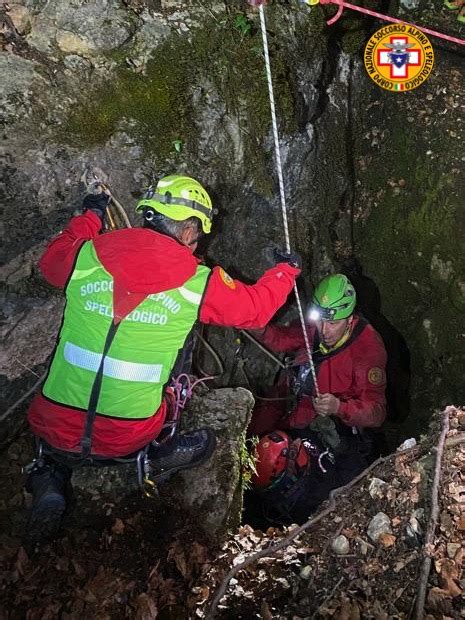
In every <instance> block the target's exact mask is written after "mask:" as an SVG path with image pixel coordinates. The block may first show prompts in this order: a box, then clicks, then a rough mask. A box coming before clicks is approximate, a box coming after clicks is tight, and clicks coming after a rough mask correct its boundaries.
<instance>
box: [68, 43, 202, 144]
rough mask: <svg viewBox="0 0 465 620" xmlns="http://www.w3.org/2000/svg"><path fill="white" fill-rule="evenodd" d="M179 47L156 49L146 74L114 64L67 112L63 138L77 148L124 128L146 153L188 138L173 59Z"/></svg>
mask: <svg viewBox="0 0 465 620" xmlns="http://www.w3.org/2000/svg"><path fill="white" fill-rule="evenodd" d="M179 47H180V45H174V41H172V40H170V41H169V42H167V43H166V44H164V45H162V46H161V47H159V48H158V49H157V50H156V51H155V53H154V55H153V58H152V59H151V61H150V62H149V63H148V65H147V73H146V75H139V74H136V73H134V72H133V71H131V70H130V69H129V68H126V67H120V68H119V69H118V70H117V71H116V73H115V75H114V76H112V78H111V80H108V82H107V83H105V84H102V85H100V86H99V87H98V88H96V89H95V91H94V93H92V94H89V93H88V92H87V93H86V95H87V97H86V101H85V102H80V103H79V104H78V105H77V106H76V108H75V109H74V110H73V111H72V112H71V114H70V116H69V119H68V121H67V123H66V126H65V132H66V136H67V138H68V139H69V140H71V142H72V143H74V144H76V145H78V146H96V145H98V144H102V143H104V142H105V141H106V140H108V138H110V137H111V135H112V134H113V133H114V132H115V131H116V130H117V129H118V128H124V129H126V130H127V131H128V133H129V134H130V135H132V136H133V137H134V138H135V140H136V141H137V142H138V144H140V145H141V146H142V147H143V148H144V149H145V150H146V151H149V152H155V153H158V154H160V155H161V156H166V155H167V154H168V153H169V152H170V151H171V150H172V143H173V141H174V140H176V139H178V138H180V139H182V140H183V141H186V140H187V139H188V136H189V134H190V130H191V126H190V124H189V123H188V118H189V114H190V101H189V96H188V93H187V91H186V90H185V89H183V87H182V84H183V83H184V80H185V67H184V65H183V64H182V63H179V62H175V57H176V55H177V52H178V50H179Z"/></svg>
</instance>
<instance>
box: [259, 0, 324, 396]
mask: <svg viewBox="0 0 465 620" xmlns="http://www.w3.org/2000/svg"><path fill="white" fill-rule="evenodd" d="M259 11H260V26H261V30H262V40H263V53H264V57H265V66H266V77H267V81H268V94H269V96H270V110H271V121H272V124H273V137H274V150H275V157H276V168H277V172H278V180H279V194H280V196H281V209H282V212H283V225H284V238H285V240H286V251H287V252H290V251H291V243H290V239H289V225H288V222H287V209H286V196H285V193H284V180H283V168H282V164H281V152H280V148H279V136H278V123H277V121H276V107H275V103H274V92H273V80H272V77H271V64H270V55H269V52H268V37H267V34H266V23H265V9H264V8H263V4H261V5H260V7H259ZM294 293H295V298H296V301H297V308H298V311H299V318H300V323H301V325H302V332H303V335H304V340H305V348H306V351H307V356H308V361H309V364H310V371H311V373H312V377H313V384H314V386H315V392H316V395H317V397H319V396H320V390H319V388H318V382H317V379H316V372H315V365H314V363H313V358H312V351H311V349H310V342H309V340H308V334H307V328H306V325H305V318H304V313H303V310H302V303H301V301H300V296H299V291H298V289H297V284H296V283H295V282H294Z"/></svg>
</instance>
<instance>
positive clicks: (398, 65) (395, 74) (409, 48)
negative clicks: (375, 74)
mask: <svg viewBox="0 0 465 620" xmlns="http://www.w3.org/2000/svg"><path fill="white" fill-rule="evenodd" d="M389 41H390V42H389V43H384V45H385V46H386V47H387V48H388V49H379V48H378V51H377V56H378V59H377V60H378V65H379V66H381V67H387V66H389V77H390V78H391V79H392V80H396V79H397V80H398V79H399V78H408V77H409V75H408V70H409V67H419V66H420V65H421V48H418V47H414V44H412V43H409V42H408V37H399V36H393V37H390V39H389ZM403 57H405V60H404V58H403ZM395 60H397V61H398V62H395Z"/></svg>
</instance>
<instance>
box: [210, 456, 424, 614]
mask: <svg viewBox="0 0 465 620" xmlns="http://www.w3.org/2000/svg"><path fill="white" fill-rule="evenodd" d="M417 450H418V446H414V447H413V448H410V449H409V450H405V451H403V452H402V454H409V453H412V452H415V451H417ZM391 457H392V455H389V456H385V457H380V458H379V459H377V460H376V461H374V462H373V463H372V464H371V465H370V466H369V467H367V468H366V469H365V470H363V471H362V472H361V473H360V474H359V475H358V476H356V477H355V478H354V479H353V480H351V481H350V482H349V483H348V484H346V485H345V486H343V487H338V488H337V489H333V490H332V491H331V493H330V494H329V498H328V502H329V504H328V506H327V507H326V508H325V509H324V510H322V511H321V512H319V513H318V514H317V515H316V516H315V517H312V518H311V519H309V520H308V521H306V522H305V523H304V524H303V525H300V526H299V527H297V528H295V529H294V530H292V532H291V533H290V534H289V535H288V536H287V537H286V538H283V540H281V541H280V542H279V543H277V544H275V545H270V546H269V547H267V548H266V549H262V550H261V551H258V552H257V553H254V554H253V555H251V556H249V557H248V558H247V559H245V560H244V561H243V562H241V563H240V564H236V566H234V567H233V568H232V569H231V570H230V571H229V573H228V574H227V575H226V577H225V578H224V579H223V581H222V583H221V585H220V587H219V588H218V589H217V591H216V594H215V597H214V599H213V602H212V604H211V607H210V609H209V610H208V612H207V614H206V616H205V618H206V620H213V618H214V617H215V614H216V610H217V607H218V604H219V602H220V601H221V599H222V598H223V596H224V594H225V592H226V589H227V587H228V584H229V582H230V581H231V579H232V578H233V577H234V576H235V575H237V573H238V572H239V571H241V570H243V569H244V568H246V567H247V566H250V564H253V563H254V562H256V561H257V560H259V559H260V558H263V557H267V556H271V555H274V554H275V553H276V552H277V551H279V550H280V549H283V548H284V547H287V546H288V545H289V544H290V543H291V541H292V540H293V539H294V538H296V537H297V536H299V534H302V532H305V531H306V530H308V529H309V528H310V527H312V525H316V524H317V523H319V522H320V521H321V520H322V519H323V518H324V517H326V516H327V515H328V514H330V513H331V512H332V511H333V510H334V509H335V508H336V498H337V497H338V496H339V495H342V494H343V493H344V492H345V491H348V490H349V489H350V488H352V487H353V486H355V485H356V484H357V483H358V482H360V480H363V478H365V477H366V476H367V475H368V474H369V473H370V472H371V471H372V470H373V469H375V467H377V466H378V465H381V464H382V463H385V462H386V461H388V460H389V459H390V458H391Z"/></svg>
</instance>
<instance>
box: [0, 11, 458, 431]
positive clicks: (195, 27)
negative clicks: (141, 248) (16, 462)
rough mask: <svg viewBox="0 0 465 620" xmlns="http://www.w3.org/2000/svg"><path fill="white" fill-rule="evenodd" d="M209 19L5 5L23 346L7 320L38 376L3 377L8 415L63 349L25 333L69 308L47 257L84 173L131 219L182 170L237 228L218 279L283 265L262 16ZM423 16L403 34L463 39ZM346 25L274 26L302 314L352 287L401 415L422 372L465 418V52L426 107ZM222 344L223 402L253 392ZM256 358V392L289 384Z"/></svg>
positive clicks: (8, 257) (7, 115) (215, 339)
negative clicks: (387, 362)
mask: <svg viewBox="0 0 465 620" xmlns="http://www.w3.org/2000/svg"><path fill="white" fill-rule="evenodd" d="M207 4H208V6H207V5H206V4H205V3H197V2H191V3H177V2H165V1H163V2H159V1H157V0H147V1H144V0H137V1H127V2H126V1H125V2H120V1H119V0H118V1H117V0H105V2H87V1H84V0H74V1H73V2H72V3H69V2H65V1H64V0H49V1H48V2H43V1H40V2H31V1H29V0H23V1H20V2H12V3H8V5H5V11H4V15H3V17H2V36H3V40H4V41H3V42H4V46H3V47H4V49H3V51H2V52H1V54H0V69H2V76H4V79H3V80H2V84H1V87H0V88H1V90H0V102H1V104H2V111H3V115H4V122H5V129H4V131H3V140H2V149H3V151H4V157H3V161H4V167H3V170H4V177H5V181H6V184H5V185H6V193H5V202H6V204H7V207H8V210H7V217H6V218H5V225H6V227H7V228H6V229H5V234H4V240H3V244H2V245H3V249H4V255H5V256H4V259H5V260H4V267H3V268H2V273H1V281H2V283H3V284H4V285H5V289H6V294H5V298H4V301H5V303H6V304H7V307H8V308H10V309H11V311H9V312H10V314H9V316H13V317H14V316H19V315H20V313H22V314H21V316H22V319H21V321H20V322H19V323H18V327H16V325H15V323H14V321H13V322H11V321H10V319H8V321H9V323H8V325H9V328H8V329H9V331H8V338H9V341H10V344H11V343H13V345H14V346H15V347H16V349H17V351H18V359H19V362H18V363H15V364H16V366H15V367H14V368H16V367H17V366H18V365H19V366H20V364H21V363H22V364H24V365H25V366H27V367H28V368H29V369H30V370H26V369H24V373H23V375H21V376H18V375H17V373H16V370H14V369H12V368H10V367H8V368H7V369H6V370H3V371H2V372H3V384H4V386H5V390H6V398H5V403H6V406H7V407H8V406H9V405H11V404H13V403H14V402H15V401H16V400H17V398H18V396H19V395H20V394H19V393H18V392H19V391H21V390H22V389H23V388H24V389H27V387H29V386H30V385H31V384H32V383H34V381H35V379H36V378H35V376H34V375H33V374H31V373H30V371H32V372H35V373H37V374H40V372H42V369H41V365H42V364H43V361H44V359H45V358H46V357H47V355H48V354H49V353H50V352H51V350H52V348H53V345H54V335H53V336H52V334H51V333H50V332H51V331H53V330H50V329H49V327H50V326H49V325H47V329H46V330H45V332H44V333H46V334H47V338H42V339H41V340H40V344H39V345H38V346H37V347H36V351H35V352H36V355H35V356H34V355H31V347H30V346H29V343H26V342H25V341H24V338H25V337H26V333H27V330H25V329H24V325H26V324H30V325H34V324H35V322H36V320H37V319H38V318H39V316H40V309H39V314H38V313H37V311H38V305H37V303H36V300H37V299H38V298H39V299H44V303H47V302H46V301H45V300H49V299H52V297H51V291H50V289H49V288H48V287H46V286H45V285H44V283H43V281H42V280H41V278H40V275H39V274H38V271H37V258H38V256H39V255H40V253H41V252H42V251H43V249H44V247H45V244H46V242H47V240H48V239H50V238H51V237H52V236H53V235H54V234H55V233H57V232H58V231H59V230H60V229H62V228H63V226H64V225H65V224H66V222H67V221H68V219H69V217H70V216H71V215H72V213H73V212H74V211H75V210H76V209H78V208H79V206H80V203H81V200H82V188H80V187H79V179H80V177H81V174H82V172H83V170H84V169H85V168H86V167H87V166H98V167H99V168H101V169H103V170H104V171H105V172H106V173H107V174H108V178H109V183H110V186H111V187H112V189H113V191H114V192H115V195H117V196H118V198H119V199H120V200H121V202H122V203H123V204H124V205H125V206H126V207H127V208H128V210H129V212H130V214H131V217H133V216H132V209H133V206H134V203H135V200H136V199H137V197H138V196H140V193H141V190H142V189H143V187H145V186H147V185H148V184H149V183H150V182H152V180H153V179H157V178H159V177H160V176H161V175H162V174H165V173H168V172H171V171H173V170H176V171H181V172H186V173H189V174H191V175H193V176H197V177H198V178H199V179H200V180H202V181H203V182H204V183H205V184H206V185H207V187H208V189H209V190H210V191H211V193H212V196H213V199H214V202H215V206H216V207H218V209H219V212H220V214H219V216H218V218H217V221H216V223H215V230H214V232H213V234H212V235H211V239H210V240H209V241H210V242H209V247H208V250H206V256H207V260H208V261H209V262H220V263H221V264H222V265H223V266H224V267H225V269H227V270H228V271H229V272H230V273H231V275H232V276H240V277H243V278H245V279H247V280H254V279H256V278H258V277H259V276H260V275H261V274H262V272H263V270H264V269H265V268H266V267H268V266H270V260H269V256H268V254H267V250H268V248H269V247H270V246H271V245H280V246H282V245H283V243H284V241H283V229H282V216H281V208H280V201H279V198H278V191H277V184H276V172H275V168H274V164H273V161H274V160H273V143H272V135H271V128H270V115H269V103H268V93H267V89H266V84H265V82H264V80H263V71H264V68H263V59H262V57H261V53H260V50H261V35H260V31H259V22H258V14H257V12H256V11H254V10H252V9H251V8H250V7H249V6H248V4H247V3H246V2H245V1H244V2H240V1H235V2H214V3H207ZM414 6H416V5H415V3H414V2H408V3H407V2H404V3H403V7H404V8H400V9H399V15H400V16H401V17H402V18H404V19H406V20H408V21H416V22H417V23H419V24H421V23H428V25H429V26H430V27H431V28H436V29H437V30H442V31H447V32H449V33H451V34H454V31H455V30H456V25H455V21H454V19H453V16H452V15H451V13H450V12H448V11H446V10H443V9H440V8H439V6H438V7H436V9H435V11H434V12H432V11H431V10H430V9H429V8H427V9H421V8H420V9H418V10H416V9H414V8H410V7H414ZM422 6H423V4H422ZM331 11H332V9H331V8H330V7H329V8H328V7H321V6H316V7H313V8H311V9H310V8H309V7H308V6H306V5H304V4H302V3H287V2H286V3H272V4H270V5H269V6H268V7H267V9H266V17H267V25H268V33H269V44H270V52H271V58H272V72H273V82H274V88H275V97H276V105H277V113H278V119H279V128H280V137H281V157H282V162H283V172H284V181H285V187H286V192H287V203H288V217H289V228H290V235H291V242H292V246H293V248H295V249H296V250H297V251H299V252H300V253H301V254H302V255H303V256H304V259H305V260H304V272H303V276H304V277H303V278H301V289H302V292H303V296H304V297H305V295H307V296H308V294H309V293H310V291H311V288H312V284H314V283H315V282H316V281H317V280H318V279H319V278H320V277H321V276H323V275H325V274H326V273H328V272H330V271H333V270H335V269H338V270H340V269H345V270H346V271H347V272H348V274H349V275H350V276H351V277H352V278H353V279H354V282H355V284H356V287H357V288H358V289H359V297H360V300H361V302H362V303H361V306H362V309H363V310H364V312H365V313H366V314H367V315H368V318H369V319H370V320H372V321H373V323H374V324H375V326H376V327H377V329H378V330H379V331H380V333H381V335H382V336H383V338H385V340H386V342H387V344H388V345H389V347H388V348H390V351H389V353H390V356H391V360H393V361H392V364H393V368H392V374H393V376H396V377H399V379H398V382H400V384H401V385H400V388H398V389H397V392H395V393H394V394H393V401H394V402H395V406H394V409H395V410H396V411H395V412H396V414H398V415H399V416H402V415H404V414H405V413H406V412H407V411H408V389H409V383H410V368H409V355H410V357H411V370H412V374H413V380H412V391H413V394H414V396H415V398H416V400H415V401H414V403H415V404H416V405H417V408H418V406H420V408H421V410H423V411H425V412H427V411H428V410H429V409H430V407H431V405H432V404H434V405H437V404H438V402H437V401H438V399H439V400H441V399H444V401H447V402H462V401H463V398H464V387H463V381H462V378H463V333H464V332H465V323H464V321H465V318H464V317H465V313H464V312H463V310H464V309H465V272H464V265H465V260H464V259H465V255H464V249H463V243H461V239H462V237H463V234H462V233H463V230H462V229H461V222H463V221H465V218H464V212H463V210H464V204H463V199H461V197H462V196H463V195H464V193H465V187H464V177H463V174H460V171H461V170H463V153H462V152H461V150H460V144H461V139H462V138H463V131H464V129H463V127H464V124H463V122H460V119H461V114H462V113H463V110H462V107H461V102H462V101H463V97H464V92H463V79H460V78H461V77H463V74H462V73H461V71H462V68H461V67H460V63H461V59H460V58H459V56H458V55H456V54H454V48H453V46H449V49H446V47H442V48H441V49H439V48H438V49H437V50H435V53H436V70H435V72H434V74H433V75H432V76H431V77H430V78H429V79H428V80H427V81H426V82H425V84H423V85H422V86H421V87H420V88H418V89H417V90H415V91H411V92H409V93H399V94H395V93H389V92H387V91H383V90H381V89H379V88H378V87H377V86H376V85H374V84H373V83H372V82H371V80H370V79H369V78H368V76H367V75H366V74H365V72H364V69H363V66H362V65H361V62H360V58H359V57H360V54H359V51H360V49H361V46H362V45H363V44H364V42H365V41H366V31H365V30H364V29H365V28H366V27H367V26H366V23H365V22H364V21H363V20H362V19H359V18H358V17H356V16H354V15H347V16H345V17H344V19H343V20H341V21H340V22H339V26H338V28H337V29H336V28H328V27H327V25H326V22H325V19H326V17H327V14H328V13H329V12H331ZM369 27H370V28H371V24H370V26H369ZM354 257H355V258H357V259H359V263H357V262H356V261H354V260H353V259H354ZM349 259H350V260H349ZM360 261H361V263H360ZM360 265H361V268H360ZM381 301H382V306H381ZM50 303H52V302H50ZM53 303H54V304H55V303H56V304H57V306H56V308H58V302H55V301H53ZM54 313H55V310H54V311H53V313H51V314H50V317H52V316H55V314H54ZM382 313H385V314H382ZM56 316H57V319H56V329H58V325H59V322H58V312H56ZM282 316H285V317H286V318H290V317H291V316H292V313H290V314H284V315H283V314H282V315H281V317H282ZM444 326H447V329H445V328H444ZM49 333H50V337H48V334H49ZM205 335H206V336H207V337H208V338H209V339H211V341H212V343H213V345H214V346H215V348H216V349H217V350H219V351H220V352H221V353H222V357H223V358H224V360H225V362H226V373H225V374H224V375H223V377H222V378H221V379H220V380H219V382H218V384H219V385H227V384H229V383H232V384H233V385H247V382H246V380H245V379H244V376H242V378H241V377H240V376H239V375H240V373H236V376H232V374H233V373H232V372H231V371H232V370H233V367H234V364H236V361H237V360H236V361H235V360H234V357H235V355H234V354H235V351H236V349H237V343H236V342H235V335H234V334H232V333H231V332H227V331H222V332H221V333H220V332H219V331H216V330H215V329H214V328H212V329H208V330H207V331H206V334H205ZM27 338H30V335H29V333H28V335H27ZM45 340H46V342H43V341H45ZM23 350H24V351H25V356H24V359H23V358H22V356H21V352H22V351H23ZM244 357H246V358H247V359H248V361H247V363H246V365H245V370H246V371H247V374H248V379H249V380H250V381H251V384H252V385H254V386H255V385H263V383H264V382H265V381H266V382H269V381H271V378H272V375H273V373H274V370H275V368H274V367H273V366H272V365H268V366H265V358H263V357H262V354H261V353H258V354H257V352H256V351H255V350H254V349H253V347H252V345H247V348H246V349H245V353H244ZM203 362H204V365H205V364H209V363H210V362H207V360H206V359H204V360H203ZM236 370H237V365H236ZM236 370H235V372H236ZM39 371H40V372H39ZM12 381H15V382H17V383H15V384H12V383H11V382H12ZM18 381H20V383H18ZM396 399H397V400H396ZM397 401H398V402H397ZM439 404H440V403H439ZM23 413H24V407H23V409H22V410H21V409H20V410H19V411H16V412H15V415H17V416H18V417H19V416H21V415H23ZM418 423H420V424H421V423H422V422H421V420H420V422H418V421H417V422H416V424H418Z"/></svg>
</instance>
